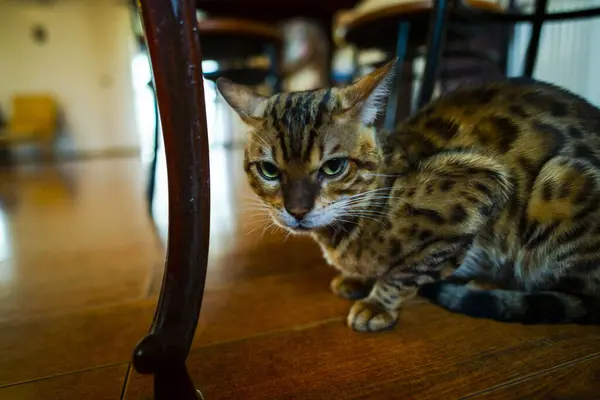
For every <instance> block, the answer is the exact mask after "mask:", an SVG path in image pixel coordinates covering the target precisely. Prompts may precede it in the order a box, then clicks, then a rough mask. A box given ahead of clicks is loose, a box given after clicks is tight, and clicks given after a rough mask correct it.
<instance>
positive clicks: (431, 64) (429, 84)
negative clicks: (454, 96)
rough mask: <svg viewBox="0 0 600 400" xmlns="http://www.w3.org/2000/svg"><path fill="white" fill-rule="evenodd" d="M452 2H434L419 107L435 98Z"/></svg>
mask: <svg viewBox="0 0 600 400" xmlns="http://www.w3.org/2000/svg"><path fill="white" fill-rule="evenodd" d="M449 3H450V0H436V1H434V2H433V4H434V5H433V9H432V10H431V18H430V21H429V34H428V38H427V57H426V60H425V71H424V72H423V81H422V84H421V90H420V92H419V101H418V107H419V108H421V107H423V106H425V105H426V104H427V103H429V101H431V97H432V96H433V89H434V88H435V81H436V78H437V75H438V72H439V68H438V66H439V63H440V60H441V58H442V53H443V50H444V45H445V43H446V36H447V33H448V20H449V18H450V6H451V5H450V4H449Z"/></svg>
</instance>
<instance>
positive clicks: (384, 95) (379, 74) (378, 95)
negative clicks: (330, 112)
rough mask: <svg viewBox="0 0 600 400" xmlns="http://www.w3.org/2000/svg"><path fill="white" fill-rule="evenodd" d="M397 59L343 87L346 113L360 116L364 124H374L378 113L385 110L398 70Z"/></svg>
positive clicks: (343, 104) (343, 103)
mask: <svg viewBox="0 0 600 400" xmlns="http://www.w3.org/2000/svg"><path fill="white" fill-rule="evenodd" d="M396 61H397V60H396V59H393V60H392V61H390V62H388V63H387V64H385V65H384V66H382V67H379V68H377V69H376V70H375V71H373V72H371V73H370V74H368V75H366V76H364V77H363V78H361V79H360V80H358V81H357V82H355V83H353V84H351V85H350V86H348V87H345V88H343V89H342V107H343V109H344V112H345V113H349V114H350V115H352V116H354V117H358V118H360V120H361V121H362V123H363V124H365V125H370V124H372V123H373V122H374V121H375V119H376V118H377V115H379V114H380V113H383V112H385V107H386V104H387V100H388V97H389V96H390V94H391V90H392V80H393V78H394V73H395V71H396Z"/></svg>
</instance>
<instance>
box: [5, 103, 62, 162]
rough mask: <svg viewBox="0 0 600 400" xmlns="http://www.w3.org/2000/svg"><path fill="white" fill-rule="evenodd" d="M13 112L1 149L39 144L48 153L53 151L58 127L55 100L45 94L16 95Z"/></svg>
mask: <svg viewBox="0 0 600 400" xmlns="http://www.w3.org/2000/svg"><path fill="white" fill-rule="evenodd" d="M12 110H13V113H12V117H11V118H10V120H9V122H8V128H7V131H6V132H5V133H4V134H2V135H0V147H13V146H18V145H20V144H25V143H31V142H37V143H39V144H41V145H42V146H43V147H44V150H46V152H48V151H51V146H52V144H53V142H54V138H55V135H56V131H57V125H58V106H57V102H56V101H55V100H54V98H53V97H52V96H49V95H45V94H32V95H16V96H14V97H13V100H12Z"/></svg>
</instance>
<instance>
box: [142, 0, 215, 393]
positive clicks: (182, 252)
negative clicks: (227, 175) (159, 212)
mask: <svg viewBox="0 0 600 400" xmlns="http://www.w3.org/2000/svg"><path fill="white" fill-rule="evenodd" d="M138 6H139V9H140V11H141V13H142V20H143V23H144V29H145V33H146V40H147V42H148V49H149V54H150V59H151V62H152V70H153V75H154V82H155V88H156V95H157V97H158V105H159V109H160V122H161V124H162V132H163V138H164V145H165V153H166V159H167V176H168V188H169V239H168V245H167V260H166V264H165V275H164V280H163V284H162V288H161V293H160V297H159V302H158V307H157V310H156V314H155V316H154V321H153V322H152V326H151V328H150V332H149V334H148V335H147V336H146V337H145V338H144V339H142V341H141V342H140V343H139V344H138V346H137V347H136V349H135V352H134V357H133V365H134V367H135V369H136V370H137V371H138V372H139V373H142V374H154V376H155V399H157V400H166V399H174V400H179V399H197V398H198V397H197V396H198V393H197V392H196V390H195V388H194V385H193V383H192V381H191V379H190V377H189V376H188V374H187V370H186V367H185V361H186V358H187V356H188V353H189V351H190V347H191V344H192V340H193V337H194V332H195V330H196V325H197V322H198V315H199V313H200V308H201V304H202V296H203V292H204V281H205V277H206V263H207V258H208V239H209V223H210V180H209V162H208V135H207V129H206V113H205V106H204V87H203V81H202V64H201V62H202V56H201V53H200V43H199V36H198V32H197V31H196V6H195V1H194V0H171V1H165V0H141V1H139V2H138Z"/></svg>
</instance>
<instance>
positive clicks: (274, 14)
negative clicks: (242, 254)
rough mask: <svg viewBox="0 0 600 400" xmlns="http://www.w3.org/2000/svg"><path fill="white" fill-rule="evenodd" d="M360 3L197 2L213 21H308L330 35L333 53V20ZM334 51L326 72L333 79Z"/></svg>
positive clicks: (340, 0) (338, 0) (312, 0)
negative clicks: (332, 62) (341, 11)
mask: <svg viewBox="0 0 600 400" xmlns="http://www.w3.org/2000/svg"><path fill="white" fill-rule="evenodd" d="M357 2H358V0H302V1H281V0H252V1H248V0H227V1H223V0H196V5H197V7H198V9H199V10H201V11H202V12H204V13H206V14H207V15H208V16H209V17H210V18H243V19H249V20H252V21H254V22H260V23H262V24H266V25H270V26H277V25H280V24H281V23H283V22H285V21H288V20H291V19H294V18H304V19H309V20H312V21H314V22H315V23H317V24H318V25H319V26H321V28H322V29H323V31H324V32H327V34H328V35H327V39H328V40H329V41H330V43H329V44H328V48H329V49H333V39H332V36H331V34H330V33H331V32H332V29H331V27H332V24H333V16H334V15H335V13H337V12H338V11H339V10H341V9H345V8H351V7H354V5H355V4H356V3H357ZM331 61H332V58H331V51H330V57H329V58H328V63H329V65H328V66H327V67H326V70H327V71H329V74H330V75H331Z"/></svg>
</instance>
